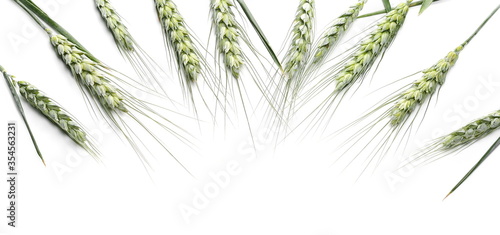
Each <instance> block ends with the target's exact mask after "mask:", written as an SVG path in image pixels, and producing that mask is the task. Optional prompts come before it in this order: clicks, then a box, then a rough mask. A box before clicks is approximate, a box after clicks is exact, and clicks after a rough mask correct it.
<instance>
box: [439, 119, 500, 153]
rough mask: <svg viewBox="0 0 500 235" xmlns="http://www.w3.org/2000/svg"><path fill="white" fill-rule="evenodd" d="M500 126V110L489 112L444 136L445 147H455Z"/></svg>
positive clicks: (442, 142) (443, 144)
mask: <svg viewBox="0 0 500 235" xmlns="http://www.w3.org/2000/svg"><path fill="white" fill-rule="evenodd" d="M498 127H500V111H496V112H493V113H490V114H488V115H487V116H485V117H483V118H480V119H477V120H475V121H473V122H471V123H469V124H467V125H465V126H464V127H462V128H460V129H458V130H456V131H454V132H452V133H450V134H448V135H447V136H445V137H444V138H442V141H441V144H442V146H443V148H444V149H453V148H456V147H459V146H462V145H465V144H468V143H471V142H473V141H477V140H478V139H480V138H482V137H484V136H486V135H488V134H489V133H491V132H492V131H494V130H496V129H497V128H498Z"/></svg>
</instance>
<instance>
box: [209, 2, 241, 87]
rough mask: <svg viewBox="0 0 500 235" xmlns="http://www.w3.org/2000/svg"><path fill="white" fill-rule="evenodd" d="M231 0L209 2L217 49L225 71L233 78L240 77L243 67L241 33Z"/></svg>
mask: <svg viewBox="0 0 500 235" xmlns="http://www.w3.org/2000/svg"><path fill="white" fill-rule="evenodd" d="M233 7H234V3H233V1H232V0H211V10H212V24H213V26H214V28H215V34H216V35H215V37H216V43H217V49H218V51H219V54H220V55H221V56H222V60H223V62H224V65H225V66H226V69H227V70H228V71H229V72H230V73H231V74H232V76H233V77H234V78H239V77H240V72H241V70H242V68H243V66H244V59H243V54H242V51H241V46H240V36H241V31H240V28H239V24H238V22H236V19H235V15H234V13H233V10H232V8H233Z"/></svg>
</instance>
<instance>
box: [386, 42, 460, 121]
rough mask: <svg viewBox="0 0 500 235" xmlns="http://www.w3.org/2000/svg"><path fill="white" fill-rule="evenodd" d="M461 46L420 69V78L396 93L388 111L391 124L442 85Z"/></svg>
mask: <svg viewBox="0 0 500 235" xmlns="http://www.w3.org/2000/svg"><path fill="white" fill-rule="evenodd" d="M463 48H464V45H460V46H458V47H457V48H456V49H455V50H454V51H450V52H449V53H448V55H446V57H444V58H443V59H441V60H439V61H438V62H437V63H436V64H434V65H433V66H432V67H430V68H428V69H426V70H424V71H422V74H423V75H422V78H421V79H419V80H417V81H415V82H413V84H412V85H411V87H410V88H408V89H407V90H406V91H403V92H402V93H401V94H400V95H398V97H399V99H398V100H397V101H396V102H395V104H394V106H393V107H392V109H391V110H390V111H389V112H390V119H391V124H392V125H393V126H398V125H400V124H401V123H402V122H404V121H405V120H406V119H407V118H408V117H409V116H410V115H411V113H412V112H413V111H414V110H415V108H416V107H417V106H418V105H420V104H422V103H423V102H424V101H426V100H427V99H429V98H430V97H431V96H432V95H433V94H434V93H435V92H436V90H437V89H439V87H440V86H441V85H443V83H444V82H445V79H446V75H447V73H448V71H449V70H450V69H451V68H452V67H453V65H455V63H456V62H457V60H458V56H459V54H460V52H461V51H462V50H463Z"/></svg>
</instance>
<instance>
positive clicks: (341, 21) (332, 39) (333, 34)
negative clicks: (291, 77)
mask: <svg viewBox="0 0 500 235" xmlns="http://www.w3.org/2000/svg"><path fill="white" fill-rule="evenodd" d="M366 1H367V0H359V1H358V2H357V3H356V4H355V5H353V6H351V7H349V9H348V10H347V11H346V12H344V14H342V15H341V16H339V17H338V18H337V19H335V21H333V22H332V23H331V24H330V25H329V26H328V28H327V29H326V30H325V32H324V33H323V36H322V37H321V39H320V40H319V44H318V46H317V47H316V50H315V51H314V53H313V54H314V58H313V64H318V63H321V62H322V61H323V60H324V59H325V58H326V57H328V55H329V54H330V53H331V52H332V51H333V49H334V47H335V45H336V44H337V42H339V40H340V39H341V38H342V36H343V35H344V34H345V32H346V31H347V30H348V29H349V27H350V26H351V25H352V23H353V22H354V20H356V18H357V17H358V15H359V12H360V11H361V10H362V9H363V7H364V5H365V3H366Z"/></svg>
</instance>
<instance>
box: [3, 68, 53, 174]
mask: <svg viewBox="0 0 500 235" xmlns="http://www.w3.org/2000/svg"><path fill="white" fill-rule="evenodd" d="M0 71H1V72H2V73H3V77H4V78H5V81H6V82H7V86H8V87H9V89H10V92H11V93H12V98H14V102H15V103H16V107H17V110H18V111H19V114H21V117H22V118H23V121H24V124H25V125H26V128H27V129H28V133H29V135H30V137H31V141H32V142H33V145H34V146H35V150H36V152H37V154H38V156H39V157H40V159H41V160H42V163H43V164H44V165H46V164H45V160H44V159H43V156H42V152H41V151H40V148H39V147H38V144H37V143H36V140H35V136H34V135H33V132H31V128H30V125H29V123H28V119H26V115H25V113H24V109H23V105H22V103H21V99H20V98H19V96H20V95H19V91H18V89H17V88H16V86H15V85H14V84H15V83H14V79H13V78H12V76H11V75H9V74H8V73H7V72H6V71H5V69H4V68H3V67H2V66H1V65H0Z"/></svg>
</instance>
